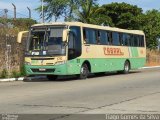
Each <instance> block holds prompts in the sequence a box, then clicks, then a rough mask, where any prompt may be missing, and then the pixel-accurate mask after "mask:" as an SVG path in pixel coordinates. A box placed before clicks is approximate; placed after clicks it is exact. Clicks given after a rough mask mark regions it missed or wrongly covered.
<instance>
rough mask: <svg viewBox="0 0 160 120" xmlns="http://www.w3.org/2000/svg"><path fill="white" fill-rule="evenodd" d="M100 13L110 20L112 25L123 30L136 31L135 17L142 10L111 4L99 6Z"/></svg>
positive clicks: (120, 4)
mask: <svg viewBox="0 0 160 120" xmlns="http://www.w3.org/2000/svg"><path fill="white" fill-rule="evenodd" d="M101 8H103V9H101V11H100V13H101V14H103V15H106V16H108V17H110V18H111V19H112V25H113V26H116V27H119V28H124V29H137V28H138V27H139V26H138V24H137V17H138V16H139V15H141V14H142V9H141V8H138V7H137V6H135V5H130V4H127V3H124V2H123V3H111V4H106V5H102V6H101Z"/></svg>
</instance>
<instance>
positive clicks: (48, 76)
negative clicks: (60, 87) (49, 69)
mask: <svg viewBox="0 0 160 120" xmlns="http://www.w3.org/2000/svg"><path fill="white" fill-rule="evenodd" d="M57 77H58V76H57V75H47V78H48V80H49V81H54V80H56V79H57Z"/></svg>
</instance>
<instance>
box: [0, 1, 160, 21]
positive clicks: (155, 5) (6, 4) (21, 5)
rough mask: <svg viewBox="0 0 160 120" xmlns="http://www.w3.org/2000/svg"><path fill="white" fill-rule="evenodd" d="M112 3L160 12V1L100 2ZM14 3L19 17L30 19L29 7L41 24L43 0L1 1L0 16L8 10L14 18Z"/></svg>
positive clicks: (33, 16) (101, 2) (34, 17)
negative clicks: (40, 10)
mask: <svg viewBox="0 0 160 120" xmlns="http://www.w3.org/2000/svg"><path fill="white" fill-rule="evenodd" d="M112 2H126V3H129V4H133V5H137V6H138V7H140V8H142V9H143V10H144V11H147V10H151V9H158V10H160V6H159V3H160V1H159V0H99V4H100V5H103V4H108V3H112ZM12 3H13V4H15V5H16V7H17V13H18V15H17V16H23V17H28V10H27V7H29V8H30V9H31V11H32V18H33V19H36V20H37V21H39V22H40V17H39V13H37V12H36V11H35V10H34V9H35V8H36V7H38V6H39V5H41V0H0V14H1V13H3V9H8V10H9V12H8V16H11V17H12V16H13V6H12Z"/></svg>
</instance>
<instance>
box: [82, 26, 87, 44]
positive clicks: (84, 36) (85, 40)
mask: <svg viewBox="0 0 160 120" xmlns="http://www.w3.org/2000/svg"><path fill="white" fill-rule="evenodd" d="M83 41H84V43H87V38H86V29H85V28H83Z"/></svg>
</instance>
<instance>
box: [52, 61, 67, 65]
mask: <svg viewBox="0 0 160 120" xmlns="http://www.w3.org/2000/svg"><path fill="white" fill-rule="evenodd" d="M65 63H66V61H58V62H56V63H55V65H63V64H65Z"/></svg>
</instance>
